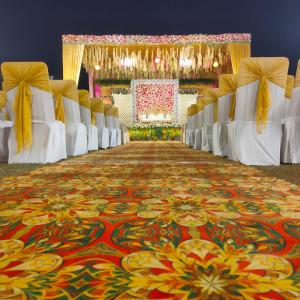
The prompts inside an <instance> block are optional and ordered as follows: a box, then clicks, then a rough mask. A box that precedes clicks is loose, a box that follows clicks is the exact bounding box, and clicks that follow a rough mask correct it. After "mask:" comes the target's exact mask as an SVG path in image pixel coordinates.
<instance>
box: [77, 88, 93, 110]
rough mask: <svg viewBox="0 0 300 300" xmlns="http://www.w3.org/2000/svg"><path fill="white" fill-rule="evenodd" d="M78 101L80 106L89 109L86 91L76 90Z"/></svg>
mask: <svg viewBox="0 0 300 300" xmlns="http://www.w3.org/2000/svg"><path fill="white" fill-rule="evenodd" d="M78 99H79V104H80V105H81V106H83V107H85V108H88V109H91V104H90V97H89V92H88V91H87V90H78Z"/></svg>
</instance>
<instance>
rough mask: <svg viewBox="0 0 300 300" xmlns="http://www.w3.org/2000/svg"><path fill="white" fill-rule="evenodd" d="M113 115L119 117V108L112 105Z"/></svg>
mask: <svg viewBox="0 0 300 300" xmlns="http://www.w3.org/2000/svg"><path fill="white" fill-rule="evenodd" d="M114 117H115V118H119V109H118V108H117V107H115V106H114Z"/></svg>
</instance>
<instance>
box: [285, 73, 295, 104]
mask: <svg viewBox="0 0 300 300" xmlns="http://www.w3.org/2000/svg"><path fill="white" fill-rule="evenodd" d="M294 80H295V78H294V76H293V75H288V77H287V81H286V87H285V98H287V99H291V98H292V92H293V87H294Z"/></svg>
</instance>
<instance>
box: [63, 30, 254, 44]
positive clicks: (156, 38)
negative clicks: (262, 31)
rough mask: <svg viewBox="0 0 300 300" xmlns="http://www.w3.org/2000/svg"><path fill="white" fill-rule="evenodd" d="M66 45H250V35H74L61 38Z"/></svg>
mask: <svg viewBox="0 0 300 300" xmlns="http://www.w3.org/2000/svg"><path fill="white" fill-rule="evenodd" d="M62 41H63V42H64V43H68V44H85V45H170V44H173V45H190V44H198V43H209V44H223V43H239V42H240V43H250V42H251V34H250V33H224V34H211V35H206V34H190V35H117V34H113V35H74V34H66V35H63V36H62Z"/></svg>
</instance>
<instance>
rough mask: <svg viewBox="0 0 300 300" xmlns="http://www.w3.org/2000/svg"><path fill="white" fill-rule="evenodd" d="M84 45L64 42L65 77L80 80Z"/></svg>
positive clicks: (65, 78)
mask: <svg viewBox="0 0 300 300" xmlns="http://www.w3.org/2000/svg"><path fill="white" fill-rule="evenodd" d="M83 51H84V45H83V44H66V43H63V78H64V80H74V81H75V82H76V85H77V84H78V81H79V75H80V69H81V63H82V57H83Z"/></svg>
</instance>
